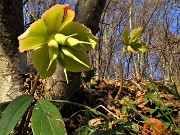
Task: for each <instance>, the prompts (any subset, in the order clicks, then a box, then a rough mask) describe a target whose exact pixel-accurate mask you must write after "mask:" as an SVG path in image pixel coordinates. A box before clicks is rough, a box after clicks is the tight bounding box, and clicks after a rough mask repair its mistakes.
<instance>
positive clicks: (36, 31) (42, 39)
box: [19, 19, 49, 52]
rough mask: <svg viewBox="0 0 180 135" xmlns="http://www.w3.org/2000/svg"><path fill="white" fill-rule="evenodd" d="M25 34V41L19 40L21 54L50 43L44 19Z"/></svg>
mask: <svg viewBox="0 0 180 135" xmlns="http://www.w3.org/2000/svg"><path fill="white" fill-rule="evenodd" d="M25 33H26V34H25V35H24V37H23V39H19V51H20V52H24V51H27V50H31V49H34V48H36V47H39V46H42V45H45V44H47V42H48V38H49V34H48V32H47V27H46V24H45V23H44V21H43V20H42V19H39V20H38V21H36V22H34V23H33V24H32V25H31V26H30V28H29V29H28V30H27V31H26V32H25ZM22 35H23V34H22Z"/></svg>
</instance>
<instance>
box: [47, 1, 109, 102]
mask: <svg viewBox="0 0 180 135" xmlns="http://www.w3.org/2000/svg"><path fill="white" fill-rule="evenodd" d="M105 2H106V0H78V2H77V4H76V7H75V8H76V9H75V12H76V16H75V21H76V22H80V23H83V24H84V25H86V26H87V27H88V28H90V29H91V31H92V33H93V34H94V35H95V34H96V33H97V32H98V31H99V22H100V19H101V14H102V12H103V9H104V6H105ZM80 75H81V73H72V72H68V80H69V84H67V83H66V79H65V76H64V72H63V68H62V67H61V66H59V65H58V67H57V69H56V72H55V74H54V75H53V76H52V77H51V78H49V79H48V80H47V81H46V84H45V87H46V96H45V97H46V98H48V99H68V98H70V97H72V96H73V93H74V91H76V90H77V89H78V86H79V82H80Z"/></svg>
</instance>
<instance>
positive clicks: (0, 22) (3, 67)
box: [0, 0, 26, 103]
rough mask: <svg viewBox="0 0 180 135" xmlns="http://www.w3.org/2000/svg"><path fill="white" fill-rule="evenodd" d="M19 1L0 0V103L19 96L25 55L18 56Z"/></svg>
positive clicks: (19, 32)
mask: <svg viewBox="0 0 180 135" xmlns="http://www.w3.org/2000/svg"><path fill="white" fill-rule="evenodd" d="M22 7H23V4H22V1H21V0H0V103H2V102H5V101H9V100H12V99H14V98H15V97H16V96H18V95H21V94H22V93H21V91H22V86H23V83H22V77H21V75H20V74H22V73H23V72H25V68H26V63H25V54H19V51H18V40H17V37H18V36H19V35H20V34H21V33H22V32H23V13H22Z"/></svg>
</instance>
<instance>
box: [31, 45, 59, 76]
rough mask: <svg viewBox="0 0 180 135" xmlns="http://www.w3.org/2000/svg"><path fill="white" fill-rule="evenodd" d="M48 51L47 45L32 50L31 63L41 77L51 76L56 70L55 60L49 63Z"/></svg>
mask: <svg viewBox="0 0 180 135" xmlns="http://www.w3.org/2000/svg"><path fill="white" fill-rule="evenodd" d="M48 52H49V47H48V46H42V47H39V48H37V49H35V50H34V51H33V52H32V62H33V65H34V67H35V68H36V69H37V71H38V72H39V74H40V75H41V77H42V78H43V79H45V78H47V77H50V76H52V75H53V73H54V72H55V70H56V60H53V61H52V63H51V64H50V59H49V53H48ZM49 64H50V66H49Z"/></svg>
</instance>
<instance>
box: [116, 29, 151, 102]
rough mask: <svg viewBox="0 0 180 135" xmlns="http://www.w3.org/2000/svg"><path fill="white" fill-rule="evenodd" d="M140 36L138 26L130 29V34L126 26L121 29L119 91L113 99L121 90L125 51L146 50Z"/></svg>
mask: <svg viewBox="0 0 180 135" xmlns="http://www.w3.org/2000/svg"><path fill="white" fill-rule="evenodd" d="M141 37H142V28H141V27H138V28H135V29H133V30H131V31H130V34H128V27H127V26H125V27H124V30H123V31H122V35H121V38H122V41H123V44H124V48H123V52H122V54H121V56H120V60H119V66H120V88H119V91H118V93H117V95H116V97H115V100H117V99H118V98H119V96H120V93H121V91H122V87H123V63H122V60H123V55H124V53H125V52H127V51H130V52H133V53H138V52H142V53H143V52H146V51H148V45H147V44H146V43H144V42H142V40H141Z"/></svg>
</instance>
